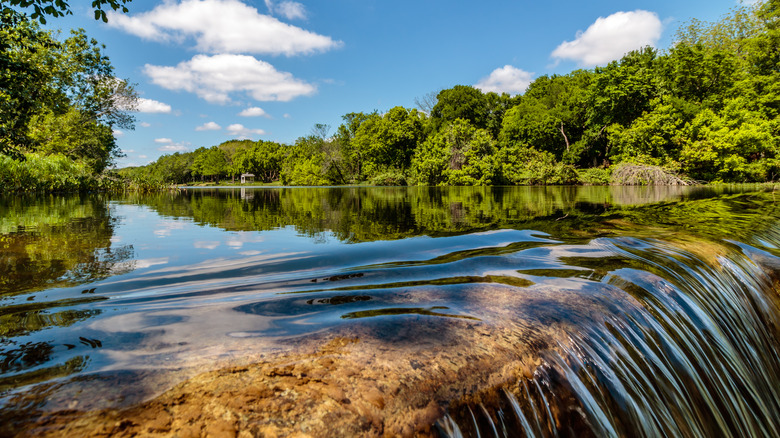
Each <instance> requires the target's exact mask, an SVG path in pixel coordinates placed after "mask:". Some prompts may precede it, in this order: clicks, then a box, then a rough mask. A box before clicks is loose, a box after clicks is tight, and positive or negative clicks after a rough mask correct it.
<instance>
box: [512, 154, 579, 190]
mask: <svg viewBox="0 0 780 438" xmlns="http://www.w3.org/2000/svg"><path fill="white" fill-rule="evenodd" d="M497 167H498V170H499V172H500V177H499V178H497V180H499V181H501V182H502V183H504V184H509V185H543V184H576V183H577V182H578V181H579V177H578V175H577V170H576V169H575V168H574V167H573V166H572V165H570V164H564V163H561V162H558V161H555V156H554V155H553V154H551V153H550V152H546V151H539V150H536V149H534V148H532V147H526V146H521V145H513V146H508V147H505V148H503V149H501V150H500V151H499V153H498V155H497Z"/></svg>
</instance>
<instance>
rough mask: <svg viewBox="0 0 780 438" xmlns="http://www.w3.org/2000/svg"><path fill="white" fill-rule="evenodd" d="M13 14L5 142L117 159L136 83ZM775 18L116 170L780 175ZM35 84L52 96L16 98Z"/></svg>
mask: <svg viewBox="0 0 780 438" xmlns="http://www.w3.org/2000/svg"><path fill="white" fill-rule="evenodd" d="M5 13H6V12H5V11H4V14H5ZM3 17H4V18H3V19H4V20H5V19H6V18H5V15H4V16H3ZM11 18H13V19H15V20H16V22H15V24H14V25H13V26H11V27H10V28H6V27H5V26H4V27H3V34H2V36H3V42H2V44H5V45H7V46H9V45H10V46H13V42H14V41H18V40H19V38H26V39H31V41H32V43H29V44H26V47H34V50H28V49H25V50H27V52H30V53H29V54H27V52H25V51H24V50H20V49H18V48H16V49H13V50H10V51H9V50H7V49H6V46H4V50H3V58H2V59H0V61H2V62H4V63H8V65H13V66H14V68H17V70H16V71H17V72H18V71H23V72H29V74H28V73H25V75H23V76H17V73H14V76H13V77H14V78H17V77H18V78H19V79H18V80H14V81H10V82H13V83H12V84H11V83H10V82H9V76H8V75H7V74H6V76H4V77H2V78H0V81H3V82H2V83H1V84H0V92H2V93H5V94H3V95H2V97H3V99H0V105H12V106H13V105H15V106H14V107H13V109H14V110H15V111H12V112H11V113H10V114H14V116H13V117H6V116H5V114H6V113H5V108H3V110H4V111H3V114H4V115H3V120H2V125H1V126H0V152H4V153H5V154H6V155H9V151H10V152H13V151H23V153H28V154H29V153H38V154H43V155H47V154H60V155H61V156H62V155H64V156H65V158H67V159H73V160H76V161H78V162H80V163H86V166H87V168H88V170H91V171H93V172H96V173H97V172H101V171H103V170H104V169H106V167H107V165H108V164H110V162H111V159H113V158H116V157H117V156H118V155H119V154H120V151H119V150H118V148H117V147H116V144H115V142H114V141H113V137H112V136H110V135H109V131H110V129H111V128H112V127H113V126H128V124H129V123H131V118H129V116H128V114H127V111H126V109H127V108H130V107H131V106H132V103H131V102H132V101H133V97H134V92H133V91H132V87H130V86H129V85H128V84H127V82H126V81H120V80H118V79H116V78H113V76H111V69H110V64H109V63H108V60H107V59H106V58H105V57H103V56H102V55H100V51H99V47H98V46H97V43H96V42H94V41H90V40H88V39H86V36H85V35H83V32H76V33H75V34H73V35H72V36H71V37H70V38H69V39H66V40H65V41H64V42H56V41H53V39H52V37H51V35H50V34H47V33H45V32H41V31H40V30H37V29H36V27H35V23H33V22H31V21H30V20H23V19H21V18H19V16H18V15H16V16H13V17H11ZM779 26H780V0H767V1H765V2H761V3H758V4H756V5H754V6H744V7H740V8H737V9H735V10H734V11H733V12H732V13H730V14H729V15H727V16H725V17H723V18H722V19H721V20H719V21H717V22H714V23H705V22H701V21H697V20H693V21H692V22H690V23H688V24H687V25H685V26H684V27H682V28H681V29H680V30H679V31H678V34H677V36H676V39H675V40H676V42H675V43H674V45H673V46H672V47H671V48H669V49H668V50H665V51H659V50H656V49H654V48H651V47H645V48H640V49H638V50H635V51H632V52H630V53H628V54H626V55H625V56H624V57H623V58H622V59H620V60H618V61H613V62H611V63H609V64H608V65H606V66H603V67H596V68H594V69H587V70H586V69H581V70H575V71H573V72H571V73H569V74H565V75H544V76H541V77H539V78H537V79H535V80H534V81H533V82H532V83H531V84H530V86H529V87H528V89H527V90H526V92H525V93H524V94H522V95H518V96H510V95H508V94H497V93H493V92H489V93H483V92H482V91H480V90H479V89H477V88H474V87H471V86H465V85H457V86H454V87H452V88H449V89H445V90H441V91H439V92H438V93H432V94H430V95H428V96H425V97H424V98H423V99H420V100H418V101H417V104H418V107H419V108H414V109H413V108H405V107H401V106H397V107H394V108H391V109H389V110H387V111H386V112H379V111H373V112H370V113H365V112H355V113H349V114H346V115H344V116H343V117H342V120H343V123H342V124H341V125H340V126H338V127H337V128H336V129H335V130H334V131H333V132H331V127H330V126H327V125H322V124H318V125H315V126H314V128H313V129H312V131H311V132H310V133H309V135H307V136H302V137H300V138H298V139H297V140H296V141H295V142H294V143H293V144H281V143H277V142H269V141H262V140H261V141H257V142H254V141H249V140H231V141H228V142H225V143H222V144H220V145H216V146H212V147H201V148H198V149H197V150H195V151H193V152H188V153H176V154H173V155H165V156H162V157H160V158H159V159H158V160H156V161H155V162H153V163H151V164H149V165H147V166H142V167H135V168H126V169H121V170H120V171H119V172H118V173H119V175H120V176H121V177H122V178H126V179H129V180H131V181H135V182H136V183H137V184H139V185H147V186H159V185H161V184H181V183H191V182H195V181H218V180H222V179H226V178H228V179H235V178H236V177H237V176H239V175H241V174H243V173H252V174H254V175H256V176H257V179H258V180H260V181H263V182H269V183H270V182H278V183H281V184H286V185H340V184H359V183H369V184H374V185H403V184H415V185H518V184H574V183H585V184H605V183H609V182H613V183H615V182H618V183H619V182H625V179H624V178H623V177H622V176H621V177H620V178H616V175H626V174H629V175H631V174H630V173H627V172H615V169H621V168H626V167H627V166H639V167H641V166H645V167H652V168H654V169H662V170H663V172H664V173H665V174H676V175H680V176H681V177H682V178H685V179H687V180H695V181H722V182H761V181H775V180H777V179H778V176H780V157H779V156H778V150H779V148H780V136H779V135H778V134H779V133H780V125H779V123H778V110H779V109H780V44H779V42H780V28H779ZM9 32H10V33H14V35H16V36H14V37H13V38H7V37H6V34H8V33H9ZM9 41H10V43H9ZM35 41H39V43H35ZM69 41H70V43H69ZM47 53H48V54H52V55H46V56H43V55H44V54H47ZM22 54H25V55H24V56H22ZM53 54H56V56H58V57H59V58H57V57H53V58H52V56H54V55H53ZM39 55H40V56H39ZM47 56H49V57H47ZM69 56H70V57H72V58H73V59H77V60H79V62H76V63H70V64H68V63H66V64H65V65H70V66H71V67H69V69H68V68H66V69H64V71H63V72H60V70H63V68H62V67H60V66H59V64H56V65H55V64H54V63H53V60H54V59H64V58H68V57H69ZM13 63H21V64H20V65H21V66H20V67H19V66H17V65H16V64H13ZM25 63H26V64H25ZM4 71H6V72H7V70H4ZM61 78H65V79H61ZM96 78H102V79H96ZM41 84H44V85H46V86H44V87H40V85H41ZM55 85H56V86H55ZM57 87H60V88H57ZM36 90H43V96H41V97H40V98H38V97H36V99H27V100H24V99H23V98H22V97H21V96H33V95H35V96H38V95H37V94H34V93H36V92H38V91H36ZM6 95H7V96H9V97H5V96H6ZM14 99H16V100H14ZM9 102H10V104H9ZM122 102H130V103H122ZM90 129H91V130H92V131H87V130H90ZM11 155H12V154H11ZM2 158H3V157H2V156H0V159H2ZM6 162H8V161H6ZM1 172H2V171H1V169H0V173H1ZM631 177H632V180H633V181H639V182H640V183H642V182H644V183H652V181H646V180H642V179H641V178H636V175H631ZM621 178H623V179H621ZM0 179H2V175H0ZM676 180H679V179H676Z"/></svg>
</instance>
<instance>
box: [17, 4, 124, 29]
mask: <svg viewBox="0 0 780 438" xmlns="http://www.w3.org/2000/svg"><path fill="white" fill-rule="evenodd" d="M6 1H7V2H8V5H9V6H12V7H20V8H30V7H31V8H32V10H33V13H32V14H30V18H32V19H33V20H38V21H40V22H41V24H46V16H47V15H49V16H52V17H55V18H57V17H63V16H65V15H72V14H73V12H72V11H71V10H70V5H69V4H68V2H67V1H65V0H6ZM131 1H133V0H92V8H93V9H94V11H95V20H103V22H104V23H107V22H108V16H107V15H106V11H105V9H103V7H104V6H108V7H110V8H111V9H112V10H114V11H116V10H120V9H121V10H122V12H124V13H128V12H129V10H128V9H127V7H126V6H125V5H126V4H128V3H130V2H131ZM4 9H9V8H7V7H5V8H4Z"/></svg>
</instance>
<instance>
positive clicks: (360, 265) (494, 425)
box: [0, 186, 780, 437]
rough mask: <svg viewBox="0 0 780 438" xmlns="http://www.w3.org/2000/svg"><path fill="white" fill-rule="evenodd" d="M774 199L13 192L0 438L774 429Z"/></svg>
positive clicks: (763, 193) (3, 252)
mask: <svg viewBox="0 0 780 438" xmlns="http://www.w3.org/2000/svg"><path fill="white" fill-rule="evenodd" d="M779 199H780V192H776V191H774V190H773V189H772V188H771V187H769V188H766V187H763V188H762V187H757V186H722V187H496V188H466V187H463V188H401V187H375V188H369V187H337V188H280V187H273V188H188V189H183V190H180V191H176V192H163V193H154V194H125V195H108V194H81V195H45V196H44V195H40V196H17V197H0V335H1V336H2V338H0V436H40V435H51V436H77V435H82V436H86V435H93V436H97V435H101V434H103V435H114V436H122V435H126V436H131V435H134V434H139V433H141V434H146V435H159V436H185V435H187V434H189V435H190V436H207V435H219V434H221V433H224V434H226V435H225V436H241V435H240V434H241V433H243V434H244V435H245V436H246V434H249V436H254V435H273V434H276V435H279V436H287V435H294V434H296V433H302V434H309V435H314V436H338V435H340V436H358V435H359V436H382V435H384V434H389V435H402V436H411V435H415V434H417V435H423V436H425V435H432V436H453V437H454V436H599V437H601V436H631V437H633V436H691V437H694V436H702V437H705V436H707V437H711V436H780V221H779V219H780V203H778V200H779Z"/></svg>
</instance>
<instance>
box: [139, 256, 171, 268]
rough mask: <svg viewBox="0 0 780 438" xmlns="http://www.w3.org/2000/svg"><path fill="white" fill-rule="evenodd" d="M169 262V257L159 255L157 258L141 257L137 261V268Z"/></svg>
mask: <svg viewBox="0 0 780 438" xmlns="http://www.w3.org/2000/svg"><path fill="white" fill-rule="evenodd" d="M167 263H168V257H159V258H156V259H141V260H136V261H135V267H136V268H137V269H142V268H148V267H150V266H154V265H165V264H167Z"/></svg>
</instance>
